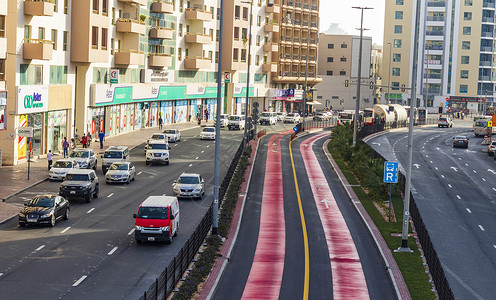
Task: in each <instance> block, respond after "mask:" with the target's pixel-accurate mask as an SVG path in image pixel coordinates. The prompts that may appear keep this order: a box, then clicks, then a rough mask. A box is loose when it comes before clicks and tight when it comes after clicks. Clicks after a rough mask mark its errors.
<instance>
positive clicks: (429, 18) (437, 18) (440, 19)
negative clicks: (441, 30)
mask: <svg viewBox="0 0 496 300" xmlns="http://www.w3.org/2000/svg"><path fill="white" fill-rule="evenodd" d="M427 21H433V22H444V16H427Z"/></svg>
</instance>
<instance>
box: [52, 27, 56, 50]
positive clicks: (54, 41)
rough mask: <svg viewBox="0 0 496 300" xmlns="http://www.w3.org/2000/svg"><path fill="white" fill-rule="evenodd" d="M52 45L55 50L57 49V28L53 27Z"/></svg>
mask: <svg viewBox="0 0 496 300" xmlns="http://www.w3.org/2000/svg"><path fill="white" fill-rule="evenodd" d="M52 45H53V50H57V30H55V29H52Z"/></svg>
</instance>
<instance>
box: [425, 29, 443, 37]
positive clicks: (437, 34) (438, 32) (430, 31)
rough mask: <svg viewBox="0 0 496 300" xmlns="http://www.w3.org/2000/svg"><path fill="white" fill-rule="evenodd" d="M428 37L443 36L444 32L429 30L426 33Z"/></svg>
mask: <svg viewBox="0 0 496 300" xmlns="http://www.w3.org/2000/svg"><path fill="white" fill-rule="evenodd" d="M425 34H426V35H431V36H443V35H444V31H442V30H427V31H426V32H425Z"/></svg>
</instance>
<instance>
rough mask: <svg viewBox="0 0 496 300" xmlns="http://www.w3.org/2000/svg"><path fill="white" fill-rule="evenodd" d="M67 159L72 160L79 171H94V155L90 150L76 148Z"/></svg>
mask: <svg viewBox="0 0 496 300" xmlns="http://www.w3.org/2000/svg"><path fill="white" fill-rule="evenodd" d="M69 158H72V159H74V160H75V161H76V162H77V163H78V165H79V168H80V169H93V170H96V154H95V151H93V149H90V148H76V149H74V150H72V152H71V154H69Z"/></svg>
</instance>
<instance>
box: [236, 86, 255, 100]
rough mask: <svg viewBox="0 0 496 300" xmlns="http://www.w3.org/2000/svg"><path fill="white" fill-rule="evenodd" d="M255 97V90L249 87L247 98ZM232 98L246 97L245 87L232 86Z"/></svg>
mask: <svg viewBox="0 0 496 300" xmlns="http://www.w3.org/2000/svg"><path fill="white" fill-rule="evenodd" d="M254 95H255V88H254V87H250V92H249V93H248V97H253V96H254ZM233 96H234V97H246V85H241V84H240V85H235V86H234V95H233Z"/></svg>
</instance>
